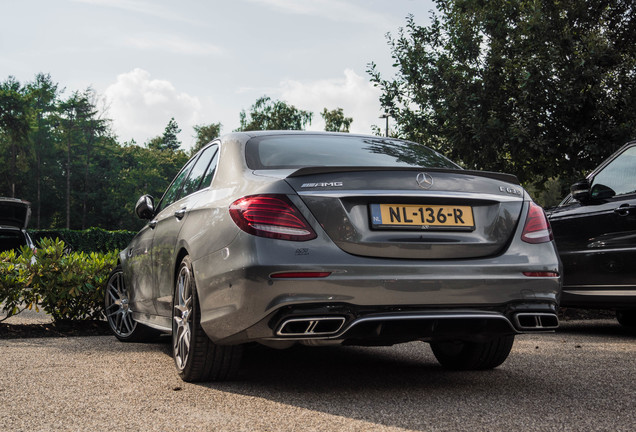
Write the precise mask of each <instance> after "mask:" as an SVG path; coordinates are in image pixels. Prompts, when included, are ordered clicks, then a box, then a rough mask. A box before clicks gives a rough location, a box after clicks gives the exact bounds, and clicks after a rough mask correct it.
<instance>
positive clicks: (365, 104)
mask: <svg viewBox="0 0 636 432" xmlns="http://www.w3.org/2000/svg"><path fill="white" fill-rule="evenodd" d="M280 97H281V99H282V100H284V101H285V102H287V103H289V104H291V105H294V106H295V107H296V108H298V109H302V110H306V111H311V112H313V113H314V118H313V120H312V122H311V126H310V127H308V129H310V130H324V125H325V123H324V121H323V119H322V117H321V116H320V113H321V112H322V110H323V109H324V108H327V109H328V110H332V109H336V108H342V109H343V111H344V114H345V116H347V117H352V118H353V123H352V124H351V127H350V130H351V132H355V133H364V134H370V133H371V125H378V126H382V125H383V121H384V120H380V119H379V118H378V117H379V116H380V114H381V111H380V108H381V107H380V102H379V97H380V91H379V90H378V89H377V88H375V87H374V86H373V84H371V83H370V82H369V80H368V79H366V78H364V77H362V76H360V75H358V74H356V73H355V72H354V71H353V70H351V69H345V71H344V78H334V79H327V80H318V81H312V82H299V81H293V80H288V81H284V82H283V83H282V84H281V88H280Z"/></svg>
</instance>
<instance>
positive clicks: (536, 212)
mask: <svg viewBox="0 0 636 432" xmlns="http://www.w3.org/2000/svg"><path fill="white" fill-rule="evenodd" d="M553 238H554V237H553V236H552V228H550V222H548V218H547V217H546V215H545V212H544V211H543V209H542V208H541V207H540V206H539V205H537V204H535V203H533V202H531V203H530V209H529V210H528V217H527V218H526V224H525V226H524V227H523V233H522V234H521V240H523V241H524V242H526V243H545V242H549V241H550V240H552V239H553Z"/></svg>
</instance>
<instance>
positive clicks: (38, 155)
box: [27, 73, 59, 228]
mask: <svg viewBox="0 0 636 432" xmlns="http://www.w3.org/2000/svg"><path fill="white" fill-rule="evenodd" d="M27 91H28V97H29V98H30V105H31V108H32V109H33V110H34V114H35V115H34V116H33V118H32V119H31V121H32V124H31V127H30V130H29V139H30V141H31V143H32V144H33V150H34V153H35V160H34V164H35V188H36V193H35V195H36V199H35V203H34V204H35V209H34V210H35V222H36V224H35V226H36V227H37V228H40V226H41V225H40V224H41V216H42V177H43V167H44V166H45V164H46V162H47V161H50V160H51V159H53V158H54V154H55V148H54V145H55V138H54V133H53V132H54V128H55V122H54V121H53V118H54V115H55V110H56V106H55V104H56V103H57V99H58V97H59V91H58V85H57V83H54V82H53V80H52V79H51V75H50V74H43V73H39V74H37V75H36V76H35V80H34V81H33V82H32V83H29V84H27Z"/></svg>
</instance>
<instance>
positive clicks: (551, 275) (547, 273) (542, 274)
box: [523, 271, 559, 278]
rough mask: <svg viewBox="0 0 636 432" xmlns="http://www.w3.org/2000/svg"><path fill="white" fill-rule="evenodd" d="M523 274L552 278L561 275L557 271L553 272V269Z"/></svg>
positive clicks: (524, 273)
mask: <svg viewBox="0 0 636 432" xmlns="http://www.w3.org/2000/svg"><path fill="white" fill-rule="evenodd" d="M523 275H524V276H528V277H550V278H555V277H559V274H558V273H557V272H551V271H545V272H541V271H539V272H523Z"/></svg>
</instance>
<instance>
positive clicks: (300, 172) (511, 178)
mask: <svg viewBox="0 0 636 432" xmlns="http://www.w3.org/2000/svg"><path fill="white" fill-rule="evenodd" d="M360 171H418V172H420V171H426V172H437V173H450V174H467V175H473V176H476V177H485V178H490V179H493V180H500V181H503V182H507V183H512V184H515V185H520V183H519V179H518V178H517V176H515V175H512V174H506V173H496V172H491V171H474V170H463V169H448V168H425V167H421V168H417V167H414V168H410V167H358V166H355V167H324V166H317V167H304V168H300V169H297V170H296V171H294V172H293V173H291V174H290V175H288V176H287V178H290V177H302V176H307V175H314V174H331V173H339V172H360Z"/></svg>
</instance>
